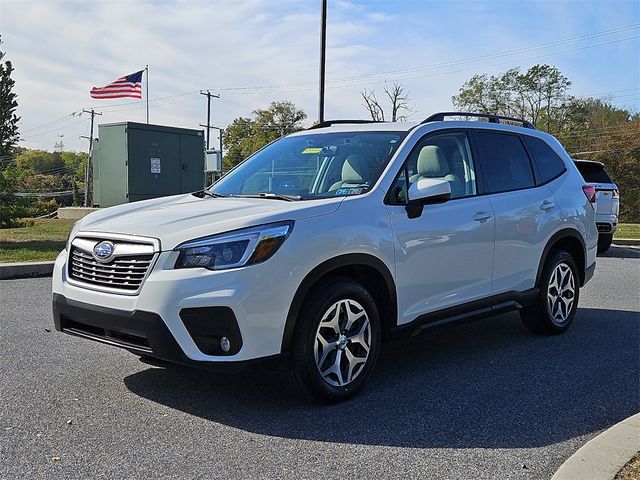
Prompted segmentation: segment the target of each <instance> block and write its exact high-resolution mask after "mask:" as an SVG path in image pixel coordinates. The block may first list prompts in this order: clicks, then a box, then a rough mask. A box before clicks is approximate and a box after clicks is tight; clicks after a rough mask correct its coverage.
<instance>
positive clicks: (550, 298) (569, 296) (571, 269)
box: [520, 251, 580, 335]
mask: <svg viewBox="0 0 640 480" xmlns="http://www.w3.org/2000/svg"><path fill="white" fill-rule="evenodd" d="M539 288H540V293H539V296H538V299H537V301H536V303H535V304H534V305H532V306H531V307H527V308H525V309H523V310H521V311H520V317H521V318H522V322H523V323H524V325H525V326H526V327H527V328H528V329H529V330H531V331H532V332H534V333H538V334H542V335H557V334H559V333H562V332H564V331H565V330H566V329H567V328H569V325H571V322H572V321H573V318H574V317H575V315H576V310H577V309H578V297H579V294H580V277H579V276H578V268H577V267H576V262H575V260H574V259H573V257H572V256H571V255H570V254H569V253H567V252H565V251H556V252H553V253H552V254H551V255H550V256H549V258H548V259H547V263H546V265H545V267H544V269H543V271H542V276H541V278H540V284H539Z"/></svg>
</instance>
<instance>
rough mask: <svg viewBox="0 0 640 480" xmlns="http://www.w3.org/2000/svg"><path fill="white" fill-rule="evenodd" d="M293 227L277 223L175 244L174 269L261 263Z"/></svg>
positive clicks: (288, 224) (224, 267)
mask: <svg viewBox="0 0 640 480" xmlns="http://www.w3.org/2000/svg"><path fill="white" fill-rule="evenodd" d="M292 228H293V222H280V223H272V224H268V225H262V226H259V227H252V228H247V229H243V230H237V231H235V232H231V233H225V234H221V235H214V236H212V237H207V238H201V239H198V240H191V241H189V242H186V243H183V244H181V245H179V246H177V247H176V250H177V251H179V252H180V255H179V256H178V260H177V261H176V265H175V268H198V267H200V268H208V269H209V270H224V269H228V268H237V267H244V266H245V265H254V264H256V263H261V262H264V261H265V260H268V259H269V258H271V257H272V256H273V254H274V253H276V252H277V251H278V249H279V248H280V246H281V245H282V244H283V243H284V241H285V240H286V239H287V237H288V236H289V234H290V233H291V229H292Z"/></svg>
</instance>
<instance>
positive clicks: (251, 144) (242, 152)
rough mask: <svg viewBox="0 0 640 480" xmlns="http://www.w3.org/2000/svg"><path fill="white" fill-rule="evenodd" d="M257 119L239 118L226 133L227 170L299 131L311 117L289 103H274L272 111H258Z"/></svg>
mask: <svg viewBox="0 0 640 480" xmlns="http://www.w3.org/2000/svg"><path fill="white" fill-rule="evenodd" d="M252 114H253V118H247V117H238V118H236V119H235V120H233V122H231V124H229V126H228V127H227V128H226V129H225V131H224V137H223V139H224V145H225V150H226V152H227V154H226V155H225V156H224V158H223V166H224V168H225V170H228V169H230V168H233V167H234V166H235V165H237V164H238V163H240V162H242V161H243V160H244V159H245V158H247V157H248V156H249V155H251V154H252V153H254V152H256V151H257V150H260V149H261V148H262V147H264V146H265V145H267V144H268V143H269V142H272V141H273V140H276V139H278V138H280V137H282V136H285V135H288V134H290V133H293V132H297V131H298V130H302V128H303V127H302V122H303V121H304V120H305V119H306V118H307V114H306V113H305V112H304V111H302V110H300V109H299V108H298V107H296V106H295V105H294V104H293V103H291V102H288V101H281V102H272V103H271V105H270V106H269V108H267V109H265V110H262V109H258V110H254V111H253V112H252Z"/></svg>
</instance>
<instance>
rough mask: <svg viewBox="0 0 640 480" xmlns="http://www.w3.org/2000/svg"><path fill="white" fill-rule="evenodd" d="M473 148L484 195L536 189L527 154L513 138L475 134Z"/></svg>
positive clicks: (481, 132)
mask: <svg viewBox="0 0 640 480" xmlns="http://www.w3.org/2000/svg"><path fill="white" fill-rule="evenodd" d="M474 136H475V139H476V146H477V149H478V156H479V161H480V166H481V168H482V172H483V174H482V176H483V178H484V183H485V190H486V192H487V193H498V192H508V191H511V190H519V189H522V188H529V187H533V186H534V185H535V180H534V178H533V170H532V169H531V162H530V161H529V156H528V155H527V151H526V150H525V148H524V145H522V142H521V141H520V138H519V137H517V136H515V135H506V134H502V133H494V132H484V131H476V132H475V134H474Z"/></svg>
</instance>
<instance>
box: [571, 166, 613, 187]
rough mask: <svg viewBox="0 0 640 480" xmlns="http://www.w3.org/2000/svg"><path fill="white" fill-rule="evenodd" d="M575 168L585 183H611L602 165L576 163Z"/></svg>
mask: <svg viewBox="0 0 640 480" xmlns="http://www.w3.org/2000/svg"><path fill="white" fill-rule="evenodd" d="M576 166H577V167H578V170H579V171H580V173H581V174H582V178H584V180H585V182H587V183H613V182H612V181H611V178H610V177H609V175H608V174H607V172H606V171H605V169H604V167H603V166H602V165H599V164H597V163H582V162H576Z"/></svg>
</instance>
